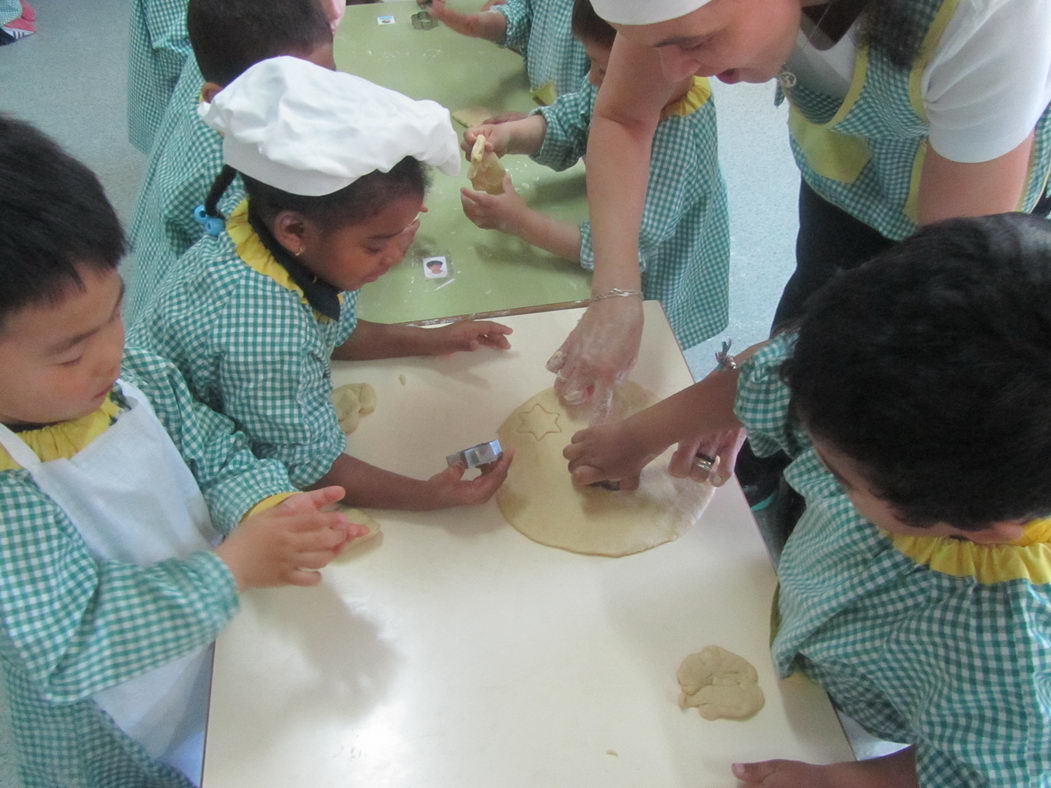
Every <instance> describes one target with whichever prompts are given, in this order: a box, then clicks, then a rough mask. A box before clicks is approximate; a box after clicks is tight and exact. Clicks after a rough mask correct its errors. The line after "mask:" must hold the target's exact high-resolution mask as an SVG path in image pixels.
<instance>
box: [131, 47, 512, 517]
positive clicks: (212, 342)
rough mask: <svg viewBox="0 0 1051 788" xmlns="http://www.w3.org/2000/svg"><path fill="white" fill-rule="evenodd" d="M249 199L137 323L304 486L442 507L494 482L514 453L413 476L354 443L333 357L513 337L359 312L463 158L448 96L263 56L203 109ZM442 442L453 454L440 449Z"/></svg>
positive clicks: (488, 326) (149, 343) (222, 181)
mask: <svg viewBox="0 0 1051 788" xmlns="http://www.w3.org/2000/svg"><path fill="white" fill-rule="evenodd" d="M204 112H205V115H206V119H207V122H208V123H209V125H211V126H212V127H213V128H215V129H217V130H218V131H220V132H222V134H223V135H224V137H223V139H224V142H223V150H224V158H225V159H226V160H227V162H228V165H229V164H231V163H236V165H237V170H236V171H235V170H234V169H233V168H232V167H231V166H227V167H225V168H224V171H223V173H222V174H221V175H220V178H219V179H218V180H217V186H216V188H214V189H213V190H212V192H211V193H210V194H209V198H208V201H207V203H206V212H207V213H208V214H209V215H212V218H213V219H217V217H215V216H214V214H215V213H216V211H215V206H216V204H217V202H218V200H219V197H220V194H221V192H222V188H223V187H224V186H225V185H226V184H227V183H229V179H230V178H231V177H232V176H233V174H234V173H235V172H239V173H240V174H241V176H242V179H243V181H244V183H245V187H246V190H247V193H248V199H247V200H246V201H245V202H244V203H242V204H241V205H240V206H238V208H237V209H236V210H235V211H234V212H233V213H232V214H231V215H230V217H229V218H228V219H227V220H226V222H225V227H226V231H225V232H223V233H221V234H220V235H219V236H217V237H215V238H212V237H207V238H204V239H202V240H201V241H199V242H198V243H197V244H196V245H195V246H194V247H193V249H191V250H190V252H188V253H187V254H186V255H185V256H184V257H183V258H182V260H180V264H179V267H178V270H177V271H176V272H175V273H173V275H172V276H170V277H169V279H168V281H167V282H166V283H165V285H164V286H163V287H162V288H161V289H160V291H159V292H158V293H157V295H156V297H155V298H154V299H153V300H152V301H151V302H150V305H149V312H148V314H147V315H145V316H144V317H143V319H140V320H139V322H138V323H137V324H136V325H135V327H134V328H133V330H132V337H133V339H134V341H135V342H138V343H141V344H143V345H144V346H146V347H150V348H152V349H154V350H155V351H156V352H158V353H160V354H161V355H163V356H165V357H166V358H169V359H171V360H172V361H173V362H174V363H175V364H176V366H178V367H179V369H180V370H181V371H182V373H183V375H184V376H185V378H186V380H187V382H188V383H189V385H190V388H191V390H192V391H194V393H195V394H196V395H197V396H198V397H199V398H200V399H201V400H202V401H204V402H207V403H209V404H211V405H212V406H213V407H215V408H216V409H217V410H221V411H222V412H223V413H225V414H226V415H228V416H230V417H231V418H233V419H234V421H235V422H236V423H237V424H238V426H239V427H240V428H241V429H243V430H244V431H245V433H246V434H247V435H248V436H249V437H250V438H251V440H252V445H253V448H254V449H255V451H256V453H257V454H259V455H260V456H265V457H276V458H279V459H281V460H282V461H283V462H284V463H285V466H286V467H287V468H288V472H289V476H290V477H291V478H292V480H293V481H294V482H295V483H296V484H297V485H299V486H301V487H316V486H325V485H326V484H328V483H330V482H331V483H336V482H334V481H333V480H335V479H340V480H341V482H339V484H340V486H343V487H345V489H346V491H347V500H348V502H350V503H353V504H354V505H356V506H365V507H377V508H397V509H436V508H444V507H448V506H459V505H464V504H476V503H481V502H483V501H485V500H487V499H488V498H489V497H490V496H491V495H492V494H493V493H494V492H495V491H496V488H497V487H499V485H500V483H501V482H502V481H503V479H504V477H505V475H506V473H507V465H508V462H509V461H510V457H509V456H507V457H505V458H504V460H502V461H501V462H499V463H497V464H496V465H495V467H494V468H492V469H489V470H488V471H487V472H485V473H483V475H482V476H479V477H478V478H475V479H472V480H469V481H468V480H464V479H462V478H461V477H462V476H463V473H464V468H462V467H452V468H448V467H447V468H445V469H444V470H443V471H441V472H440V473H437V474H435V475H434V476H433V477H431V478H430V479H426V480H419V479H412V478H409V477H406V476H402V475H400V474H396V473H392V472H390V471H387V470H384V469H382V468H377V467H375V466H373V465H370V464H368V463H365V462H363V461H361V460H358V459H356V458H354V457H351V456H349V455H347V454H345V453H344V449H345V448H346V438H345V436H344V435H343V432H342V431H341V429H340V426H339V421H338V419H337V415H336V411H335V408H334V406H333V405H332V402H331V399H330V398H331V394H332V384H331V378H330V361H331V359H339V360H350V359H373V358H388V357H394V356H408V355H438V354H443V353H452V352H454V351H457V350H475V349H477V348H479V347H481V346H488V347H490V348H495V349H501V350H502V349H506V348H508V347H510V345H509V343H508V341H507V338H506V336H505V335H506V334H509V333H510V332H511V330H510V329H509V328H507V327H506V326H502V325H500V324H497V323H490V322H484V321H478V322H472V321H463V322H459V323H455V324H452V325H448V326H443V327H441V328H437V329H422V328H413V327H409V326H390V325H384V324H381V323H371V322H367V321H359V320H358V319H357V315H356V311H355V305H356V299H357V292H358V290H359V289H360V288H361V287H362V286H363V285H364V284H365V283H366V282H370V281H373V280H375V279H376V278H378V277H380V276H382V275H383V274H384V273H386V272H387V270H389V269H390V268H391V267H392V266H394V265H396V264H397V263H398V262H400V260H401V259H402V257H403V256H404V255H405V252H406V250H407V249H408V247H409V245H410V244H411V243H412V240H413V238H414V237H415V233H416V230H417V229H418V228H419V218H420V216H421V215H422V213H423V212H424V210H425V209H424V207H423V196H424V187H425V179H424V172H423V165H424V164H430V165H433V166H437V167H440V168H441V169H442V170H444V171H445V172H446V174H453V173H456V172H458V171H459V167H460V162H459V151H458V148H457V139H456V134H455V132H453V130H452V128H451V126H450V125H449V113H448V111H447V110H446V109H445V108H444V107H441V106H439V105H437V104H435V103H434V102H432V101H413V100H411V99H409V98H408V97H406V96H403V95H401V94H399V93H395V92H394V91H390V90H386V89H385V88H381V87H379V86H377V85H373V84H372V83H370V82H368V81H367V80H364V79H361V78H359V77H355V76H353V75H351V74H345V73H341V72H338V71H331V70H329V69H325V68H321V67H319V66H317V65H314V64H312V63H308V62H306V61H304V60H302V59H299V58H293V57H278V58H271V59H269V60H265V61H263V62H261V63H257V64H256V65H254V66H252V67H251V68H250V69H248V70H247V71H245V73H244V74H242V75H241V76H240V77H238V78H237V79H236V80H234V81H233V82H232V83H230V85H228V86H227V87H226V88H225V89H224V90H223V91H222V92H220V93H219V94H218V95H217V96H216V97H215V99H214V100H213V101H212V103H211V104H210V105H208V106H207V107H206V108H205V110H204ZM436 459H437V458H436Z"/></svg>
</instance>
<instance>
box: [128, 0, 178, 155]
mask: <svg viewBox="0 0 1051 788" xmlns="http://www.w3.org/2000/svg"><path fill="white" fill-rule="evenodd" d="M186 3H187V0H132V3H131V12H130V14H131V15H130V19H129V24H128V141H129V142H131V144H132V145H134V146H135V147H136V148H138V149H139V150H141V151H142V152H143V153H149V152H150V148H152V147H153V136H154V134H155V133H156V131H157V127H158V126H159V125H160V122H161V117H162V116H163V115H164V110H165V108H166V107H167V106H168V101H169V99H170V98H171V96H172V91H173V90H174V89H175V83H176V82H177V81H178V79H179V73H180V72H181V71H182V67H183V63H185V62H186V59H187V58H188V57H189V56H190V53H191V51H192V50H191V47H190V38H189V34H188V33H187V32H186Z"/></svg>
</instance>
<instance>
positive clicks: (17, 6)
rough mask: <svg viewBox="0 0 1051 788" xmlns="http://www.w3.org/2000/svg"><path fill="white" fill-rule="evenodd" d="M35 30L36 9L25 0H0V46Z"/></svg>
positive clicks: (31, 33) (11, 42)
mask: <svg viewBox="0 0 1051 788" xmlns="http://www.w3.org/2000/svg"><path fill="white" fill-rule="evenodd" d="M35 32H36V11H34V10H33V6H31V5H29V3H27V2H26V0H0V46H4V45H5V44H13V43H14V42H15V41H18V40H20V39H23V38H25V37H26V36H31V35H33V33H35Z"/></svg>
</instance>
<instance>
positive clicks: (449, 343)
mask: <svg viewBox="0 0 1051 788" xmlns="http://www.w3.org/2000/svg"><path fill="white" fill-rule="evenodd" d="M426 331H427V339H428V345H429V347H430V350H431V352H432V353H433V354H434V355H436V356H437V355H442V354H444V353H455V352H456V351H458V350H466V351H472V350H478V348H480V347H491V348H493V349H495V350H508V349H509V348H510V347H511V343H510V342H508V341H507V335H508V334H511V333H512V332H513V329H512V328H511V327H510V326H505V325H503V324H502V323H493V322H491V321H488V320H461V321H459V322H457V323H451V324H449V325H447V326H442V327H441V328H429V329H426Z"/></svg>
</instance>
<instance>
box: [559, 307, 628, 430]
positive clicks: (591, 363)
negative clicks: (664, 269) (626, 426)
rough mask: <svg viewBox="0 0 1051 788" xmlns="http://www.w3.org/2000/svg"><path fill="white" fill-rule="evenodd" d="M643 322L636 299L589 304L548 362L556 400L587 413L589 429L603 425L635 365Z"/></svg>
mask: <svg viewBox="0 0 1051 788" xmlns="http://www.w3.org/2000/svg"><path fill="white" fill-rule="evenodd" d="M642 321H643V317H642V299H641V298H640V297H638V296H626V297H613V298H606V299H604V300H602V301H596V302H594V303H592V304H591V306H589V307H588V308H587V311H586V312H584V316H583V317H582V318H580V322H579V323H577V325H576V328H574V329H573V331H572V332H571V333H570V335H569V336H568V337H567V338H566V341H565V342H563V343H562V346H561V347H560V348H559V349H558V350H557V351H555V354H554V355H553V356H551V358H550V359H548V362H547V368H548V370H549V371H551V372H554V373H555V393H556V394H557V395H558V398H559V399H560V400H561V401H562V402H563V403H565V404H566V405H571V406H576V407H580V406H585V407H588V408H589V409H590V410H591V421H592V423H596V422H600V421H602V420H603V419H605V417H606V416H607V415H608V414H609V409H610V406H611V405H612V404H613V391H614V389H616V387H617V386H619V385H620V384H621V383H623V382H624V380H625V379H626V378H627V376H628V373H629V372H630V371H631V368H632V367H633V366H634V365H635V359H636V358H637V357H638V354H639V343H640V342H641V341H642Z"/></svg>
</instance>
